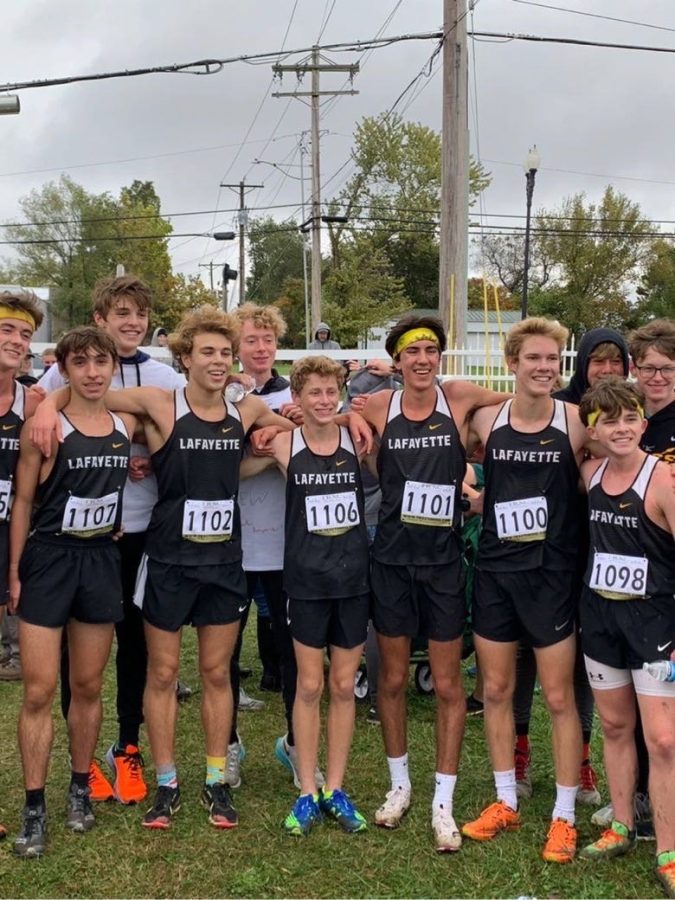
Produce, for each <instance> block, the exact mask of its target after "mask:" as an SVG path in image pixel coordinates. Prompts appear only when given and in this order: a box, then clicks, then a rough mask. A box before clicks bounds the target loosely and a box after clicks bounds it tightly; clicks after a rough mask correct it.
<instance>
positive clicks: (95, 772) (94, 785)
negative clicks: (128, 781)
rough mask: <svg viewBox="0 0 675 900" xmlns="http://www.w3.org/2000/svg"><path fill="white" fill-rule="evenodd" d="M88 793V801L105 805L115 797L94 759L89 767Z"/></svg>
mask: <svg viewBox="0 0 675 900" xmlns="http://www.w3.org/2000/svg"><path fill="white" fill-rule="evenodd" d="M89 791H90V794H89V799H90V800H93V801H94V802H96V803H105V802H106V800H112V799H113V797H114V796H115V795H114V793H113V789H112V786H111V784H110V782H109V781H108V779H107V778H106V777H105V775H104V774H103V772H102V771H101V767H100V766H99V764H98V762H97V761H96V760H95V759H92V761H91V764H90V765H89Z"/></svg>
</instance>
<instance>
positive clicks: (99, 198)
mask: <svg viewBox="0 0 675 900" xmlns="http://www.w3.org/2000/svg"><path fill="white" fill-rule="evenodd" d="M19 206H20V209H21V212H22V217H23V218H24V219H25V220H27V222H28V223H29V224H27V225H19V224H16V225H13V226H10V227H9V228H8V230H7V231H8V236H9V239H10V240H11V241H12V244H13V247H14V250H15V252H16V254H17V260H16V263H15V264H14V265H13V268H14V270H15V274H16V276H17V277H18V278H19V280H20V281H21V282H22V283H23V284H25V285H28V286H31V285H32V286H46V287H50V288H53V289H54V299H53V301H52V314H53V316H54V318H55V320H56V321H57V323H58V326H57V328H69V327H71V326H73V325H79V324H83V323H85V322H89V321H90V320H91V291H92V288H93V287H94V285H95V283H96V282H97V281H98V279H99V278H103V277H105V276H110V275H112V274H114V272H115V267H116V265H117V264H119V263H122V264H123V265H124V266H125V267H126V269H127V271H129V272H135V273H136V274H138V275H139V276H141V277H143V278H145V279H146V280H147V281H148V282H149V284H150V286H151V287H152V288H153V290H154V291H155V292H156V293H158V292H160V291H161V290H162V288H163V284H164V281H165V279H166V278H167V277H168V276H169V275H170V273H171V264H170V259H169V255H168V251H167V247H166V241H165V237H166V235H168V234H169V233H170V232H171V230H172V227H171V225H170V223H168V222H167V221H166V220H164V219H162V218H161V216H160V215H159V198H158V197H157V195H156V193H155V191H154V187H153V186H152V183H151V182H134V183H133V184H132V186H131V187H130V188H123V189H122V191H121V194H120V197H119V198H114V197H112V196H111V195H110V194H109V193H103V194H90V193H88V192H87V191H86V190H85V189H84V188H83V187H82V186H81V185H79V184H77V183H76V182H75V181H73V180H72V179H71V178H69V177H68V176H67V175H62V176H61V178H60V179H59V181H58V182H50V183H48V184H46V185H44V187H42V188H41V189H40V190H34V191H32V192H31V193H30V194H28V196H26V197H24V198H23V199H22V200H21V201H20V203H19ZM148 236H149V237H150V239H147V238H148Z"/></svg>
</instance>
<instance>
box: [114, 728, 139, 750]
mask: <svg viewBox="0 0 675 900" xmlns="http://www.w3.org/2000/svg"><path fill="white" fill-rule="evenodd" d="M139 731H140V727H139V726H138V725H136V726H131V727H126V728H120V739H119V740H118V742H117V745H116V748H115V749H118V750H126V748H127V747H128V746H129V744H131V746H132V747H138V742H139V740H140V737H139Z"/></svg>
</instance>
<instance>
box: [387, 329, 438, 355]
mask: <svg viewBox="0 0 675 900" xmlns="http://www.w3.org/2000/svg"><path fill="white" fill-rule="evenodd" d="M416 341H432V342H433V343H434V344H436V346H437V347H438V346H440V342H439V340H438V335H437V334H435V333H434V332H433V331H432V330H431V329H430V328H411V329H410V330H409V331H404V332H403V334H402V335H401V337H400V338H399V339H398V340H397V341H396V346H395V347H394V356H398V355H399V353H401V352H402V351H403V350H405V348H406V347H409V346H410V344H414V343H415V342H416Z"/></svg>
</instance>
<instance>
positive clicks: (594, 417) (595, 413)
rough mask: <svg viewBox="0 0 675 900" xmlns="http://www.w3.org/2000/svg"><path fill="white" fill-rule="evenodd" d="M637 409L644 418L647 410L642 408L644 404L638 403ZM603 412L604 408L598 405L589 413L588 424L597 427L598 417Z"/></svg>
mask: <svg viewBox="0 0 675 900" xmlns="http://www.w3.org/2000/svg"><path fill="white" fill-rule="evenodd" d="M635 409H636V410H637V411H638V412H639V413H640V416H641V417H642V418H643V419H644V417H645V411H644V409H643V408H642V406H640V405H639V404H638V405H637V406H636V407H635ZM602 412H603V410H602V409H600V408H599V407H597V408H596V409H594V410H593V411H592V412H589V414H588V424H589V425H590V427H591V428H594V427H595V423H596V422H597V421H598V419H599V418H600V415H601V414H602Z"/></svg>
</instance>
